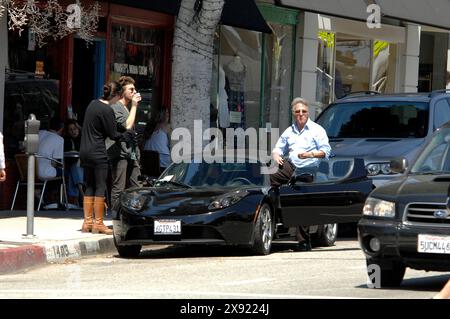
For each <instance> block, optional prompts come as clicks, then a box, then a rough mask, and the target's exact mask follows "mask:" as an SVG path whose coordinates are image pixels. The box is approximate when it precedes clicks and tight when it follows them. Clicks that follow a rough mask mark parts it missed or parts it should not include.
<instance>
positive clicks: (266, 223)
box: [252, 204, 274, 255]
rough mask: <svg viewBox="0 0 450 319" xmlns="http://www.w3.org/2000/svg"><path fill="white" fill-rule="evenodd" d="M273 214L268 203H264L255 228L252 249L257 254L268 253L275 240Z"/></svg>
mask: <svg viewBox="0 0 450 319" xmlns="http://www.w3.org/2000/svg"><path fill="white" fill-rule="evenodd" d="M273 229H274V228H273V214H272V209H271V208H270V206H269V205H268V204H263V205H262V206H261V208H260V210H259V214H258V218H257V219H256V223H255V228H254V237H253V238H254V239H253V247H252V251H253V253H254V254H256V255H268V254H269V253H270V248H271V247H272V240H273Z"/></svg>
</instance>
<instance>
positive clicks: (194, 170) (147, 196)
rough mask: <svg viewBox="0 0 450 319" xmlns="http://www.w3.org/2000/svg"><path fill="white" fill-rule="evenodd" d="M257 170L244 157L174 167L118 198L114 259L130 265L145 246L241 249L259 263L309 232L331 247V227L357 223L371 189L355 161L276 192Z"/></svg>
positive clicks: (323, 167) (326, 167) (326, 165)
mask: <svg viewBox="0 0 450 319" xmlns="http://www.w3.org/2000/svg"><path fill="white" fill-rule="evenodd" d="M261 167H262V164H261V163H260V162H258V161H257V160H254V159H251V158H249V157H243V158H237V159H236V160H235V161H234V162H233V163H226V162H224V163H218V162H214V163H207V162H205V161H201V162H200V163H196V162H194V161H190V162H188V163H185V162H182V163H173V164H171V165H170V166H169V167H168V168H167V169H166V170H165V171H164V172H163V173H162V175H161V176H160V177H159V178H158V179H157V180H154V181H152V183H151V184H152V186H150V187H142V188H132V189H128V190H126V191H124V192H123V193H122V195H121V197H120V204H119V205H118V206H117V207H116V208H115V210H113V216H112V219H113V230H114V242H115V245H116V247H117V250H118V252H119V255H120V256H122V257H136V256H138V255H139V253H140V251H141V248H142V246H143V245H148V244H175V245H190V244H225V245H240V246H248V247H250V248H251V249H252V250H253V253H255V254H259V255H266V254H269V253H270V250H271V245H272V242H273V241H274V240H286V238H288V237H289V236H291V237H292V235H293V233H292V230H293V229H295V227H296V226H299V225H305V226H306V225H312V227H311V232H312V239H313V240H314V242H315V243H316V245H333V244H334V241H335V239H336V232H337V229H336V228H337V224H336V223H341V222H355V221H358V220H359V218H360V217H361V214H362V207H363V204H364V201H365V199H366V197H367V196H368V194H369V192H370V191H371V190H372V188H373V186H372V182H371V181H370V180H369V179H368V178H367V176H366V175H367V173H366V170H365V167H364V162H363V160H361V159H348V160H345V159H342V158H340V159H339V160H337V161H333V159H331V160H329V161H325V160H324V161H323V162H322V163H321V164H320V166H319V170H318V171H317V172H315V173H302V172H296V174H294V176H293V177H292V179H291V180H290V182H289V183H288V184H287V185H283V186H281V187H280V188H279V189H274V188H273V187H271V186H270V183H269V175H266V174H262V173H261Z"/></svg>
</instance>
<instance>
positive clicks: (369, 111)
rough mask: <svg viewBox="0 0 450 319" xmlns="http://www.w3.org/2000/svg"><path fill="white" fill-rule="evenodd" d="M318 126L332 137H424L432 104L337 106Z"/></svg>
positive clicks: (401, 103)
mask: <svg viewBox="0 0 450 319" xmlns="http://www.w3.org/2000/svg"><path fill="white" fill-rule="evenodd" d="M317 123H318V124H320V125H321V126H322V127H323V128H324V129H325V130H326V131H327V134H328V137H329V138H352V137H353V138H361V137H363V138H407V137H417V138H420V137H425V136H426V132H427V130H428V103H422V102H409V101H408V102H399V101H382V102H358V103H336V104H333V105H331V106H330V107H329V108H327V109H326V110H325V111H324V112H323V113H322V114H321V115H320V116H319V117H318V119H317Z"/></svg>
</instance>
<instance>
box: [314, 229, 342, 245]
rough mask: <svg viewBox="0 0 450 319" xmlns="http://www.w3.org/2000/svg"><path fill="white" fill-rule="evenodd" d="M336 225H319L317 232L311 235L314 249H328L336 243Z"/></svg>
mask: <svg viewBox="0 0 450 319" xmlns="http://www.w3.org/2000/svg"><path fill="white" fill-rule="evenodd" d="M337 233H338V224H325V225H319V226H318V229H317V232H316V233H315V234H312V235H311V241H312V244H313V246H314V247H329V246H333V245H334V243H335V242H336V238H337Z"/></svg>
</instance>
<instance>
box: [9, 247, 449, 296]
mask: <svg viewBox="0 0 450 319" xmlns="http://www.w3.org/2000/svg"><path fill="white" fill-rule="evenodd" d="M291 248H292V244H289V243H276V244H274V249H273V252H272V254H270V255H268V256H250V255H248V253H247V251H246V250H241V249H236V248H228V247H173V246H153V247H152V246H151V247H149V248H147V249H145V250H144V251H143V252H142V253H141V256H140V257H139V258H137V259H122V258H119V257H118V255H108V256H97V257H91V258H85V259H82V260H78V261H76V262H71V263H63V264H54V265H49V266H46V267H44V268H40V269H34V270H29V271H27V272H24V273H18V274H11V275H3V276H0V281H1V285H0V298H38V299H40V298H45V299H46V298H57V299H60V298H62V299H65V298H69V299H72V298H82V299H85V298H89V299H90V298H99V299H111V298H112V299H114V298H125V299H128V298H133V299H148V298H150V299H154V298H155V299H156V298H158V299H192V298H194V299H195V298H200V299H202V298H207V299H247V298H248V299H269V298H270V299H292V298H294V299H296V298H300V299H305V298H306V299H309V298H313V299H330V298H331V299H334V298H339V299H341V298H346V299H347V298H377V299H397V298H405V299H416V298H417V299H428V298H431V297H432V296H433V295H435V294H436V293H437V291H439V290H440V288H441V287H442V286H443V285H444V283H445V282H446V281H447V280H448V279H449V278H450V274H448V273H439V272H428V273H427V272H423V271H415V270H411V269H408V270H407V271H406V275H405V280H404V281H403V284H402V285H401V287H399V288H396V289H369V288H367V285H366V274H365V259H364V256H363V254H362V252H361V250H360V249H359V246H358V243H357V241H356V240H354V239H351V240H339V241H338V242H337V245H336V246H333V247H328V248H317V249H314V250H313V251H311V252H293V251H292V250H291Z"/></svg>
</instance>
